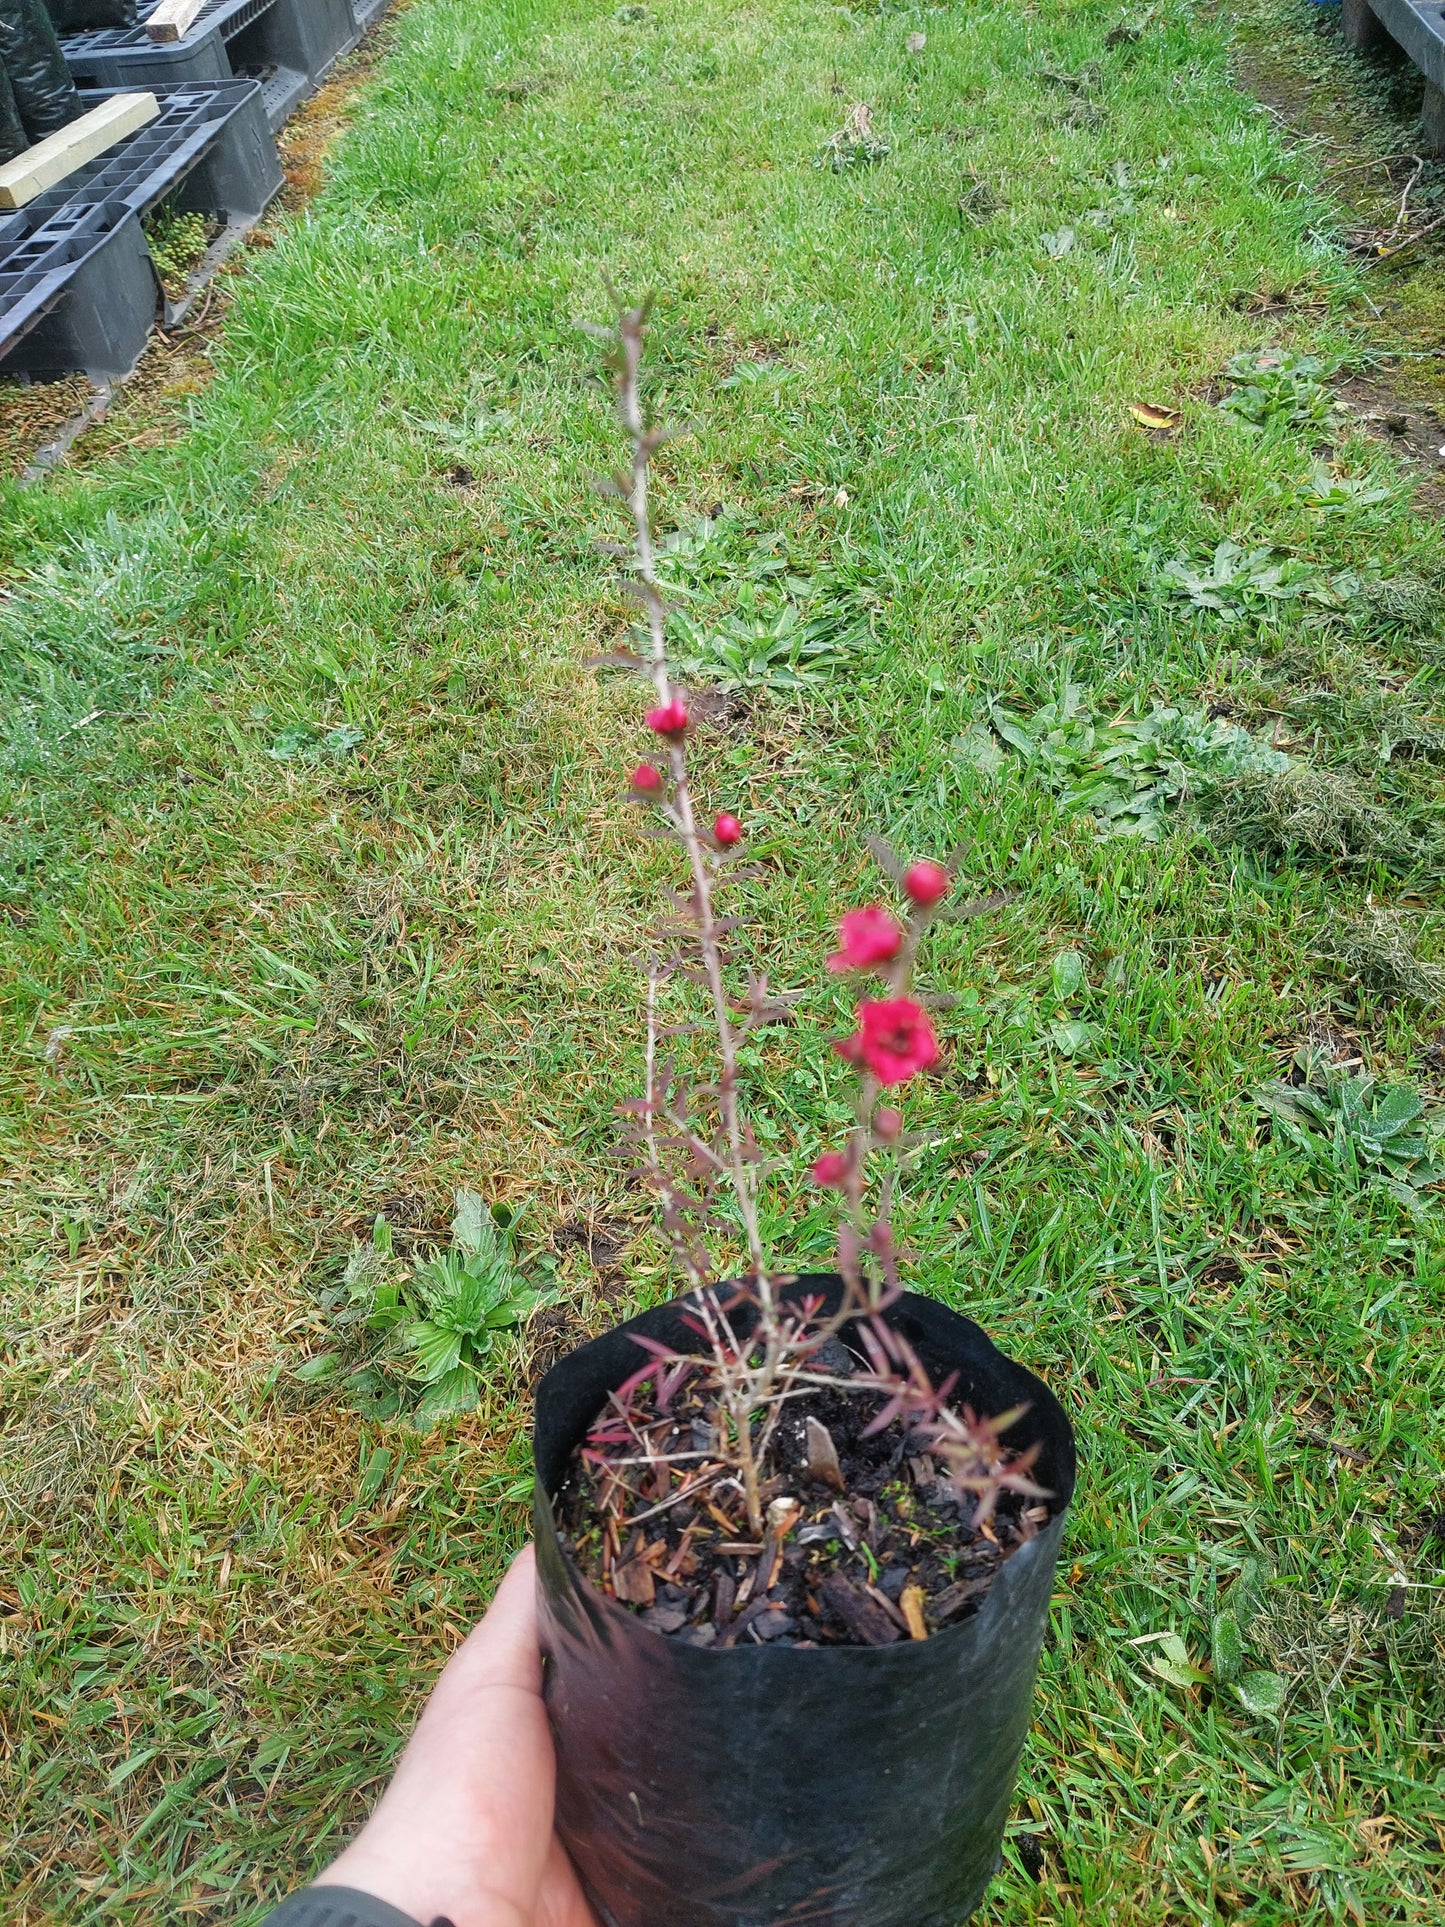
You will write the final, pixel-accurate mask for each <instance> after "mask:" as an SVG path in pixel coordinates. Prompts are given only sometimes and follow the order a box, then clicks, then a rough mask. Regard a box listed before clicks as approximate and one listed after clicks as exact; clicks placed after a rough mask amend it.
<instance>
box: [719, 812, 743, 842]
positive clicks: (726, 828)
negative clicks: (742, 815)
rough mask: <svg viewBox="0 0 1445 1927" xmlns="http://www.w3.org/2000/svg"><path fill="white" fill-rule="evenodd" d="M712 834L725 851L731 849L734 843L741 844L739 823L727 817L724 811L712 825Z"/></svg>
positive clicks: (741, 827) (741, 835)
mask: <svg viewBox="0 0 1445 1927" xmlns="http://www.w3.org/2000/svg"><path fill="white" fill-rule="evenodd" d="M712 833H713V835H714V836H715V837H716V838H717V840H718V842H719V843H721V844H722V846H723V848H724V849H725V850H727V849H731V847H732V845H733V844H734V843H741V842H742V840H743V826H742V824H741V823H739V821H738V820H737V818H736V817H735V816H729V815H728V813H727V811H726V810H724V811H723V812H722V813H721V815H720V816H719V817H718V820H717V822H716V823H714V824H713V826H712Z"/></svg>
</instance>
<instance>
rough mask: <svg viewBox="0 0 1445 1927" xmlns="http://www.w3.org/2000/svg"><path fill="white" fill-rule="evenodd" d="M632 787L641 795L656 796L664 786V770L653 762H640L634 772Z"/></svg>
mask: <svg viewBox="0 0 1445 1927" xmlns="http://www.w3.org/2000/svg"><path fill="white" fill-rule="evenodd" d="M632 787H633V789H635V790H636V791H637V793H638V794H639V795H640V796H656V794H657V792H658V791H659V790H660V789H661V788H662V771H661V770H660V769H654V768H653V767H652V765H651V763H639V764H638V765H637V768H636V769H635V770H634V771H633V772H632Z"/></svg>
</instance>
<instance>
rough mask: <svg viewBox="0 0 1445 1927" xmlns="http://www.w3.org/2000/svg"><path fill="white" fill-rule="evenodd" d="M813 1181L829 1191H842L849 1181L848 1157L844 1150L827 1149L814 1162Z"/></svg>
mask: <svg viewBox="0 0 1445 1927" xmlns="http://www.w3.org/2000/svg"><path fill="white" fill-rule="evenodd" d="M813 1182H814V1184H821V1185H823V1186H824V1187H825V1188H826V1189H827V1190H829V1191H841V1190H842V1189H843V1186H844V1185H845V1184H846V1183H847V1182H848V1157H847V1153H846V1152H844V1151H825V1152H824V1153H823V1155H822V1157H820V1158H817V1159H815V1161H814V1164H813Z"/></svg>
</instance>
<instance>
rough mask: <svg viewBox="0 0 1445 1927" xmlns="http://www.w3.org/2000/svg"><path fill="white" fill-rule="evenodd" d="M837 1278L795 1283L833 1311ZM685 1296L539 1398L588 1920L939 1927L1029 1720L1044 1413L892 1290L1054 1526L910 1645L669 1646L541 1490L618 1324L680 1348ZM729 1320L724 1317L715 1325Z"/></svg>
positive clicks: (1041, 1610)
mask: <svg viewBox="0 0 1445 1927" xmlns="http://www.w3.org/2000/svg"><path fill="white" fill-rule="evenodd" d="M840 1291H841V1284H840V1281H839V1280H838V1279H837V1278H836V1277H834V1276H831V1275H827V1274H816V1273H815V1274H813V1275H811V1276H807V1277H803V1278H799V1279H797V1280H796V1281H795V1282H794V1283H793V1284H792V1285H791V1286H790V1287H789V1288H788V1295H789V1296H793V1295H797V1294H801V1293H803V1292H808V1293H812V1294H816V1295H821V1296H822V1297H823V1298H824V1300H825V1303H827V1304H829V1305H831V1306H836V1305H837V1303H838V1301H839V1300H838V1294H839V1292H840ZM687 1304H688V1300H687V1299H686V1298H681V1299H674V1300H673V1301H672V1302H671V1303H669V1304H666V1305H659V1306H657V1307H655V1308H654V1309H653V1310H652V1311H648V1312H643V1313H642V1314H641V1315H640V1316H639V1317H637V1318H633V1319H631V1320H629V1321H628V1323H627V1324H625V1325H620V1326H617V1327H616V1328H615V1329H614V1330H612V1331H610V1332H606V1333H604V1334H603V1336H602V1337H600V1338H597V1339H594V1340H592V1342H591V1343H589V1344H587V1345H583V1346H581V1347H580V1348H579V1349H578V1350H577V1351H575V1352H573V1353H571V1354H570V1355H569V1356H568V1357H566V1358H564V1359H562V1360H561V1361H560V1363H558V1364H557V1365H555V1366H553V1368H552V1370H551V1371H550V1372H548V1373H547V1375H546V1377H545V1378H544V1379H543V1380H542V1382H541V1384H540V1385H539V1386H538V1388H537V1401H536V1427H535V1441H534V1442H535V1452H536V1468H537V1479H536V1486H535V1495H536V1496H535V1500H534V1510H535V1528H536V1536H537V1555H538V1572H539V1585H540V1600H539V1604H540V1610H541V1619H542V1644H543V1650H544V1652H545V1653H546V1655H547V1660H546V1672H545V1680H546V1686H545V1691H546V1698H547V1709H548V1714H549V1717H550V1719H551V1722H552V1728H553V1733H554V1736H555V1739H556V1743H557V1828H558V1832H559V1833H560V1835H561V1838H562V1840H563V1842H564V1843H565V1845H566V1846H567V1848H568V1851H569V1852H570V1853H571V1855H572V1858H573V1859H574V1861H575V1862H576V1864H577V1868H578V1871H579V1873H580V1875H581V1877H582V1882H583V1885H584V1886H585V1887H586V1889H587V1893H588V1897H589V1899H590V1900H591V1902H592V1904H593V1906H594V1907H595V1909H596V1911H597V1914H598V1917H599V1919H600V1920H602V1921H603V1922H605V1923H606V1927H781V1924H782V1923H789V1927H791V1924H792V1923H803V1922H808V1923H814V1924H815V1927H959V1923H961V1922H962V1921H964V1920H966V1919H967V1917H968V1915H969V1914H970V1913H971V1912H972V1910H973V1909H974V1908H975V1907H976V1906H977V1905H978V1902H979V1900H980V1899H981V1897H982V1895H983V1891H984V1889H985V1887H986V1886H987V1884H988V1881H989V1879H990V1877H991V1876H992V1874H993V1872H994V1870H995V1869H996V1867H997V1866H998V1862H999V1854H1000V1850H1001V1846H1002V1840H1003V1830H1004V1822H1005V1820H1006V1818H1007V1815H1008V1808H1009V1800H1010V1796H1011V1794H1012V1790H1013V1781H1014V1773H1015V1770H1016V1768H1017V1765H1018V1758H1019V1754H1020V1751H1021V1750H1022V1747H1023V1742H1024V1735H1025V1733H1026V1731H1027V1727H1028V1721H1029V1702H1030V1699H1031V1696H1032V1692H1033V1682H1034V1671H1035V1668H1036V1665H1037V1662H1038V1655H1039V1648H1040V1646H1041V1645H1042V1643H1043V1636H1044V1627H1045V1622H1046V1619H1047V1616H1048V1605H1049V1595H1050V1592H1051V1589H1052V1584H1053V1573H1054V1564H1055V1561H1056V1559H1057V1556H1058V1548H1059V1540H1060V1537H1061V1535H1062V1533H1063V1527H1064V1514H1065V1512H1066V1510H1067V1507H1068V1503H1069V1500H1070V1497H1071V1496H1072V1493H1073V1489H1074V1473H1075V1461H1074V1438H1073V1432H1072V1429H1071V1427H1070V1425H1069V1422H1068V1419H1067V1418H1066V1417H1065V1415H1064V1412H1063V1410H1062V1408H1061V1407H1060V1405H1059V1403H1058V1400H1057V1399H1056V1398H1055V1397H1054V1396H1053V1394H1052V1393H1051V1392H1050V1391H1049V1390H1048V1388H1047V1387H1046V1386H1045V1385H1044V1384H1043V1383H1042V1382H1041V1381H1040V1380H1039V1379H1037V1378H1035V1377H1034V1375H1033V1374H1032V1373H1031V1372H1028V1371H1026V1370H1025V1369H1024V1368H1023V1367H1022V1366H1021V1365H1017V1364H1015V1363H1014V1362H1013V1361H1012V1360H1011V1359H1008V1358H1005V1357H1004V1355H1003V1353H1002V1352H1000V1351H999V1350H998V1349H997V1347H996V1346H995V1345H994V1344H993V1343H992V1342H991V1341H990V1339H989V1338H988V1337H987V1336H986V1335H985V1334H984V1332H982V1331H981V1330H980V1329H979V1327H978V1326H977V1325H974V1324H971V1323H970V1322H969V1321H968V1320H967V1319H965V1318H960V1317H959V1316H958V1315H957V1313H955V1312H952V1311H949V1310H948V1308H947V1307H946V1306H944V1305H940V1304H937V1303H935V1302H934V1301H933V1300H931V1299H927V1298H919V1297H917V1296H915V1295H913V1294H912V1293H906V1294H905V1295H904V1296H903V1297H902V1298H901V1299H900V1300H899V1301H898V1303H897V1304H896V1305H894V1306H893V1307H892V1308H891V1309H890V1311H889V1312H888V1314H887V1315H888V1318H889V1320H890V1322H891V1323H892V1324H894V1325H896V1326H897V1327H898V1328H899V1329H900V1330H901V1331H902V1332H903V1333H904V1335H905V1336H906V1337H907V1338H908V1339H909V1341H910V1342H911V1344H912V1345H913V1346H914V1348H915V1350H916V1351H917V1352H918V1354H919V1356H920V1357H921V1358H922V1360H923V1362H924V1364H925V1365H926V1366H927V1367H928V1369H929V1371H930V1372H931V1373H932V1374H933V1375H934V1379H935V1382H938V1381H939V1380H940V1379H941V1378H942V1377H944V1376H946V1375H947V1373H949V1372H953V1371H956V1372H957V1373H958V1384H957V1388H956V1391H955V1393H954V1397H955V1398H956V1400H957V1401H958V1402H959V1403H965V1402H966V1403H968V1404H970V1405H972V1406H973V1407H974V1409H975V1410H976V1411H978V1412H981V1413H985V1414H991V1415H996V1414H998V1413H1000V1412H1003V1411H1006V1410H1008V1409H1009V1408H1010V1407H1012V1406H1014V1405H1019V1404H1024V1403H1027V1405H1028V1408H1029V1409H1028V1411H1027V1412H1026V1413H1025V1414H1024V1416H1023V1417H1022V1418H1021V1419H1019V1420H1018V1421H1017V1422H1016V1423H1015V1424H1014V1425H1013V1426H1012V1427H1011V1428H1010V1430H1009V1432H1008V1433H1007V1434H1006V1435H1005V1442H1006V1443H1007V1444H1008V1445H1009V1446H1010V1447H1012V1448H1014V1449H1020V1448H1023V1447H1025V1446H1028V1445H1031V1444H1032V1443H1034V1441H1035V1440H1038V1441H1039V1442H1040V1445H1041V1450H1040V1454H1039V1458H1038V1461H1037V1463H1036V1465H1035V1467H1034V1470H1033V1473H1032V1475H1031V1476H1033V1477H1035V1478H1037V1480H1038V1482H1039V1483H1040V1484H1041V1485H1043V1486H1046V1487H1047V1488H1048V1489H1049V1491H1050V1493H1051V1495H1052V1496H1051V1499H1050V1505H1051V1507H1052V1508H1053V1509H1054V1516H1053V1518H1052V1519H1051V1520H1050V1522H1049V1524H1048V1525H1047V1526H1046V1527H1045V1528H1044V1530H1043V1531H1042V1532H1041V1533H1040V1534H1039V1536H1038V1537H1037V1538H1036V1539H1033V1540H1031V1541H1030V1542H1029V1543H1028V1544H1026V1545H1023V1546H1020V1547H1019V1548H1018V1549H1017V1550H1016V1551H1014V1552H1013V1553H1012V1554H1011V1555H1010V1556H1009V1558H1008V1559H1007V1560H1005V1562H1004V1563H1003V1565H1002V1566H1001V1567H1000V1568H999V1571H998V1576H997V1577H996V1579H995V1580H994V1583H993V1585H992V1587H991V1588H990V1590H989V1592H988V1593H987V1594H986V1596H985V1597H984V1599H983V1602H982V1604H981V1606H980V1608H979V1610H978V1612H977V1613H976V1614H975V1615H974V1617H973V1618H971V1619H967V1620H964V1621H962V1622H961V1623H959V1624H957V1625H954V1626H950V1627H946V1628H944V1629H943V1630H941V1631H939V1632H936V1633H934V1634H932V1635H931V1636H930V1637H929V1638H928V1639H927V1640H923V1641H916V1642H915V1641H900V1642H898V1643H897V1644H895V1645H890V1646H867V1647H847V1646H827V1647H817V1648H811V1649H809V1648H804V1649H803V1650H801V1651H800V1650H798V1649H797V1648H793V1647H781V1648H780V1647H777V1646H771V1645H767V1646H760V1645H739V1646H732V1647H726V1648H723V1649H721V1650H718V1649H713V1648H707V1647H696V1646H688V1645H683V1644H680V1643H679V1642H677V1641H675V1640H671V1639H668V1638H667V1637H665V1636H664V1635H663V1634H661V1633H658V1632H655V1631H654V1630H653V1629H652V1628H651V1627H648V1626H644V1625H643V1624H642V1623H641V1622H640V1620H638V1619H637V1618H636V1617H635V1616H634V1615H633V1614H632V1613H631V1612H629V1611H628V1610H627V1608H626V1607H625V1606H623V1605H621V1604H619V1603H618V1601H616V1600H615V1599H612V1598H609V1597H607V1596H606V1595H605V1594H603V1593H601V1592H600V1591H598V1590H597V1589H596V1588H595V1587H594V1586H592V1585H591V1584H590V1583H589V1582H587V1581H586V1580H585V1579H583V1577H582V1576H581V1574H580V1573H579V1572H578V1570H577V1568H576V1567H575V1566H574V1565H573V1563H572V1561H571V1559H570V1558H569V1557H568V1556H567V1555H566V1554H564V1552H563V1551H562V1548H561V1546H560V1544H559V1542H558V1539H557V1531H556V1523H555V1519H554V1517H553V1512H552V1505H551V1495H552V1494H554V1493H555V1492H556V1490H557V1488H558V1486H559V1485H560V1483H561V1481H562V1478H563V1476H564V1474H565V1471H566V1467H567V1461H568V1458H569V1455H570V1453H571V1451H572V1449H573V1447H574V1446H575V1445H576V1444H577V1442H578V1440H579V1439H580V1438H581V1437H582V1435H583V1434H584V1432H585V1431H586V1429H587V1427H588V1425H589V1424H590V1423H591V1421H592V1419H593V1418H594V1417H595V1416H596V1414H597V1412H598V1411H599V1410H600V1408H601V1406H602V1404H603V1402H604V1401H605V1399H606V1396H607V1393H608V1392H609V1391H610V1390H611V1389H612V1388H613V1387H614V1386H616V1385H619V1384H621V1382H622V1381H623V1380H624V1379H625V1378H627V1377H629V1376H630V1375H631V1374H632V1373H633V1372H635V1371H636V1370H637V1368H638V1365H639V1363H640V1362H641V1360H642V1357H643V1354H642V1352H641V1350H640V1348H639V1347H638V1346H636V1345H634V1344H633V1343H632V1342H631V1338H630V1336H629V1334H630V1333H632V1332H639V1333H641V1334H643V1335H644V1336H646V1337H650V1338H654V1339H658V1340H660V1341H662V1342H663V1343H665V1344H670V1345H674V1346H676V1347H677V1349H678V1350H679V1351H685V1352H686V1351H695V1350H696V1349H697V1339H696V1336H695V1334H694V1332H693V1331H691V1330H690V1329H689V1328H688V1327H687V1326H686V1325H685V1324H684V1323H683V1319H682V1313H683V1312H684V1311H685V1310H686V1308H687ZM734 1322H735V1323H736V1322H737V1320H736V1318H735V1320H734Z"/></svg>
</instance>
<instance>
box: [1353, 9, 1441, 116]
mask: <svg viewBox="0 0 1445 1927" xmlns="http://www.w3.org/2000/svg"><path fill="white" fill-rule="evenodd" d="M1341 12H1342V16H1343V27H1344V35H1345V44H1346V45H1347V46H1350V47H1368V46H1371V45H1372V44H1374V43H1375V42H1376V41H1378V40H1380V39H1381V38H1382V37H1383V36H1384V35H1385V34H1388V35H1389V37H1390V39H1391V40H1393V41H1394V42H1395V44H1396V45H1397V46H1399V47H1403V48H1404V50H1405V52H1406V53H1407V54H1408V55H1409V56H1410V58H1411V60H1413V61H1414V63H1415V65H1416V66H1417V67H1418V68H1419V69H1420V71H1421V73H1422V74H1423V75H1424V76H1425V100H1424V104H1423V106H1422V108H1421V111H1420V151H1421V152H1422V153H1425V154H1445V5H1442V4H1441V0H1343V5H1342V8H1341Z"/></svg>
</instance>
